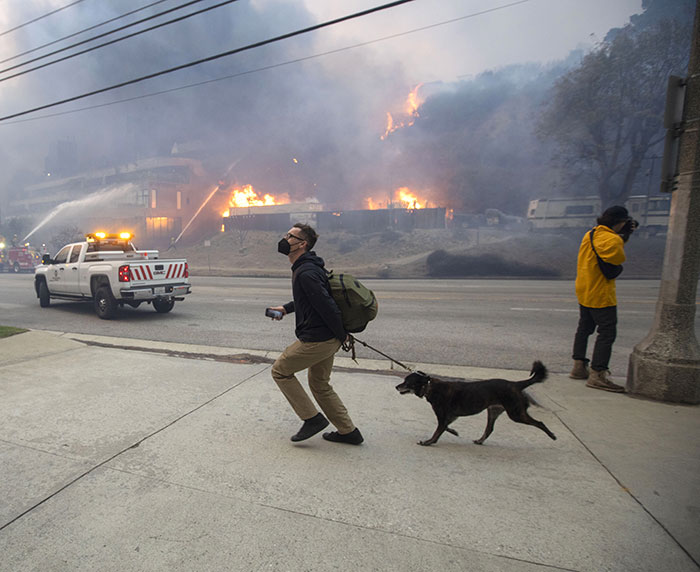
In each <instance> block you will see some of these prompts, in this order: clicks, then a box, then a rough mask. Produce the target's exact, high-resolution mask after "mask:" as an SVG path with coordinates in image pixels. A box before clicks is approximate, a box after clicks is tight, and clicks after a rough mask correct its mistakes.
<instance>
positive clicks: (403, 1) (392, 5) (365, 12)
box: [0, 0, 524, 121]
mask: <svg viewBox="0 0 700 572" xmlns="http://www.w3.org/2000/svg"><path fill="white" fill-rule="evenodd" d="M414 1H415V0H396V1H394V2H389V3H388V4H382V5H380V6H375V7H374V8H369V9H367V10H362V11H361V12H355V13H354V14H350V15H348V16H342V17H340V18H336V19H334V20H329V21H327V22H322V23H321V24H315V25H314V26H309V27H308V28H303V29H301V30H296V31H294V32H289V33H287V34H282V35H281V36H276V37H274V38H270V39H267V40H262V41H260V42H255V43H253V44H248V45H247V46H243V47H242V48H236V49H235V50H229V51H227V52H222V53H219V54H216V55H213V56H209V57H207V58H203V59H201V60H195V61H193V62H189V63H186V64H182V65H179V66H175V67H173V68H169V69H166V70H161V71H159V72H154V73H152V74H148V75H145V76H142V77H139V78H136V79H132V80H129V81H124V82H121V83H118V84H115V85H111V86H109V87H103V88H102V89H96V90H94V91H90V92H88V93H83V94H82V95H76V96H74V97H69V98H68V99H62V100H60V101H55V102H53V103H48V104H46V105H41V106H39V107H34V108H32V109H28V110H26V111H21V112H19V113H13V114H12V115H6V116H5V117H0V121H5V120H7V119H13V118H15V117H21V116H23V115H27V114H29V113H34V112H35V111H41V110H42V109H48V108H50V107H56V106H57V105H62V104H64V103H69V102H71V101H77V100H79V99H84V98H86V97H90V96H92V95H97V94H98V93H105V92H107V91H111V90H113V89H118V88H120V87H125V86H127V85H132V84H135V83H139V82H142V81H145V80H148V79H153V78H155V77H159V76H162V75H166V74H169V73H172V72H176V71H180V70H183V69H186V68H190V67H193V66H196V65H200V64H203V63H207V62H211V61H214V60H218V59H220V58H224V57H227V56H232V55H234V54H238V53H241V52H244V51H247V50H252V49H255V48H259V47H261V46H266V45H268V44H272V43H275V42H279V41H282V40H286V39H288V38H293V37H294V36H299V35H302V34H307V33H309V32H313V31H315V30H320V29H321V28H327V27H328V26H333V25H335V24H339V23H341V22H346V21H348V20H354V19H356V18H360V17H362V16H367V15H369V14H373V13H375V12H380V11H382V10H387V9H389V8H395V7H396V6H400V5H402V4H408V3H409V2H414ZM523 1H524V0H523Z"/></svg>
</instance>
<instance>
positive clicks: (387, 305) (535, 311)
mask: <svg viewBox="0 0 700 572" xmlns="http://www.w3.org/2000/svg"><path fill="white" fill-rule="evenodd" d="M191 282H192V285H193V293H192V294H190V295H189V296H187V298H186V300H185V301H183V302H178V303H176V304H175V308H174V309H173V311H172V312H171V313H169V314H158V313H156V312H155V311H154V310H153V309H152V307H151V306H149V305H143V306H142V307H140V308H138V309H133V308H129V307H127V308H125V309H123V310H121V311H120V313H119V317H118V319H116V320H111V321H106V320H100V319H99V318H97V316H96V315H95V313H94V311H93V308H92V305H91V304H90V303H74V302H65V301H52V303H51V306H50V307H49V308H41V307H40V306H39V301H38V300H37V298H36V296H35V294H34V289H33V276H32V275H28V274H20V275H14V274H0V324H3V325H12V326H19V327H27V328H32V329H44V330H55V331H66V332H78V333H87V334H100V335H108V336H117V337H124V338H137V339H147V340H159V341H172V342H179V343H194V344H203V345H212V346H222V347H231V348H238V349H259V350H282V349H283V348H284V347H285V346H286V345H287V344H289V343H290V342H291V341H293V339H294V332H293V330H294V328H293V321H292V320H290V319H289V317H288V318H286V319H284V320H282V321H281V322H273V321H272V320H270V319H268V318H265V317H264V315H263V313H264V309H265V307H266V306H270V305H278V304H280V303H284V302H287V301H289V299H290V296H291V287H290V286H291V285H290V281H289V280H288V279H275V278H222V277H198V276H195V277H192V278H191ZM364 282H365V283H366V284H367V285H368V286H369V287H370V288H372V289H373V290H374V292H375V294H376V295H377V298H378V300H379V316H378V317H377V319H376V320H375V321H374V322H372V323H371V324H370V325H369V327H368V328H367V330H366V331H365V332H364V333H362V334H358V336H357V337H358V338H360V339H361V340H364V341H366V342H367V343H369V344H370V345H372V346H375V347H377V348H378V349H380V350H381V351H383V352H385V353H387V354H388V355H390V356H392V357H394V358H395V359H398V360H400V361H408V362H424V363H439V364H453V365H468V366H479V367H497V368H507V369H517V370H528V369H529V367H530V365H531V363H532V361H533V360H534V359H541V360H542V361H543V362H544V363H545V364H546V365H547V366H548V367H549V368H550V369H551V370H552V371H555V372H564V371H568V369H569V368H570V363H571V362H570V355H571V343H572V339H573V334H574V330H575V328H576V322H577V317H578V309H577V308H578V307H577V303H576V299H575V296H574V292H573V282H571V281H555V280H551V281H550V280H541V281H540V280H537V281H536V280H366V281H364ZM658 287H659V282H658V281H649V280H620V281H618V286H617V288H618V304H619V306H618V307H619V326H618V338H617V341H616V342H615V347H614V349H613V359H612V362H611V370H612V373H613V375H614V376H618V377H624V376H625V375H626V372H627V361H628V357H629V354H630V352H631V351H632V348H633V347H634V346H635V345H636V344H637V343H638V342H639V341H641V340H642V339H643V338H644V337H645V336H646V335H647V333H648V332H649V329H650V327H651V325H652V322H653V317H654V309H655V304H656V300H657V295H658ZM696 331H698V330H697V329H696ZM589 349H590V348H589ZM358 355H359V356H360V357H362V356H366V357H372V358H376V357H379V356H377V355H376V354H375V353H373V352H372V351H370V350H368V349H366V348H359V353H358Z"/></svg>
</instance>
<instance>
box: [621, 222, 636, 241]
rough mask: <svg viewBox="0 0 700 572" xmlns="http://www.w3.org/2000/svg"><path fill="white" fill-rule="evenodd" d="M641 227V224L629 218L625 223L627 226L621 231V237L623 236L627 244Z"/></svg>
mask: <svg viewBox="0 0 700 572" xmlns="http://www.w3.org/2000/svg"><path fill="white" fill-rule="evenodd" d="M638 227H639V223H638V222H637V221H636V220H634V219H633V218H632V217H629V218H628V219H627V220H626V221H625V225H624V226H623V227H622V228H621V229H620V236H622V239H623V240H624V241H625V242H627V241H628V240H629V237H630V235H631V234H632V233H633V232H634V231H635V230H637V228H638Z"/></svg>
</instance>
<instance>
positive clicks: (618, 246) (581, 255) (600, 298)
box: [576, 225, 625, 308]
mask: <svg viewBox="0 0 700 572" xmlns="http://www.w3.org/2000/svg"><path fill="white" fill-rule="evenodd" d="M594 230H595V233H594V234H593V244H595V249H596V251H597V252H598V256H600V257H601V258H602V259H603V261H604V262H609V263H610V264H622V263H623V262H624V261H625V249H624V241H623V240H622V237H621V236H620V235H619V234H617V233H616V232H615V231H614V230H612V229H611V228H608V227H607V226H604V225H598V226H596V227H595V228H594ZM590 233H591V231H588V232H587V233H586V234H585V235H584V236H583V240H581V246H580V247H579V249H578V263H577V267H576V297H577V298H578V303H579V304H581V306H586V307H588V308H607V307H608V306H617V297H616V296H615V280H614V279H613V280H608V279H607V278H606V277H605V276H603V273H602V272H601V271H600V268H599V267H598V260H597V259H596V257H595V254H594V253H593V249H592V248H591V239H590V237H589V235H590Z"/></svg>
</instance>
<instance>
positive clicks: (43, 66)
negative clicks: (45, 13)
mask: <svg viewBox="0 0 700 572" xmlns="http://www.w3.org/2000/svg"><path fill="white" fill-rule="evenodd" d="M235 1H236V0H228V1H227V2H222V3H221V4H216V5H214V6H210V7H209V8H204V9H203V10H199V11H198V12H192V13H191V14H187V15H185V16H181V17H179V18H175V19H174V20H169V21H168V22H163V23H161V24H158V25H156V26H152V27H150V28H145V29H143V30H140V31H138V32H134V33H133V34H128V35H126V36H122V37H121V38H116V39H114V40H111V41H109V42H105V43H104V44H100V45H98V46H93V47H92V48H88V49H86V50H83V51H82V52H75V53H74V54H70V55H69V56H65V57H63V58H58V59H57V60H53V61H51V62H49V63H46V64H42V65H40V66H36V67H33V68H31V69H28V70H24V71H22V72H19V73H16V74H13V75H9V76H7V77H4V78H2V79H0V81H5V80H7V79H11V78H13V77H17V76H18V75H23V74H25V73H29V72H31V71H34V70H38V69H41V68H45V67H47V66H50V65H52V64H55V63H57V62H62V61H64V60H68V59H70V58H74V57H75V56H79V55H81V54H84V53H87V52H91V51H92V50H96V49H98V48H103V47H104V46H108V45H110V44H115V43H116V42H121V41H122V40H126V39H127V38H133V37H134V36H138V35H139V34H143V33H145V32H150V31H151V30H155V29H156V28H161V27H163V26H167V25H169V24H172V23H174V22H179V21H180V20H185V19H187V18H190V17H191V16H196V15H197V14H201V13H202V12H206V11H208V10H213V9H214V8H218V7H219V6H223V5H224V4H230V3H231V2H235ZM199 2H202V0H190V2H186V3H185V4H180V5H179V6H175V7H174V8H170V9H169V10H165V11H163V12H160V13H159V14H153V15H152V16H149V17H148V18H142V19H141V20H137V21H136V22H132V23H131V24H126V25H125V26H121V27H120V28H115V29H114V30H110V31H109V32H104V33H102V34H98V35H97V36H93V37H92V38H87V39H85V40H82V41H80V42H76V43H75V44H71V45H70V46H66V47H64V48H61V49H60V50H54V51H53V52H49V53H48V54H44V55H43V56H39V57H36V58H33V59H31V60H27V61H26V62H22V63H20V64H15V65H14V66H10V67H9V68H5V69H4V70H0V73H5V72H8V71H11V70H14V69H17V68H21V67H22V66H26V65H27V64H31V63H33V62H38V61H39V60H43V59H44V58H48V57H49V56H55V55H56V54H60V53H61V52H65V51H66V50H70V49H72V48H76V47H78V46H82V45H83V44H87V43H88V42H92V41H94V40H99V39H100V38H104V37H105V36H109V35H111V34H114V33H116V32H121V31H122V30H125V29H126V28H131V27H132V26H136V25H138V24H142V23H143V22H148V21H149V20H153V19H155V18H158V17H160V16H162V15H164V14H168V13H170V12H174V11H176V10H182V9H183V8H187V7H188V6H191V5H192V4H197V3H199Z"/></svg>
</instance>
